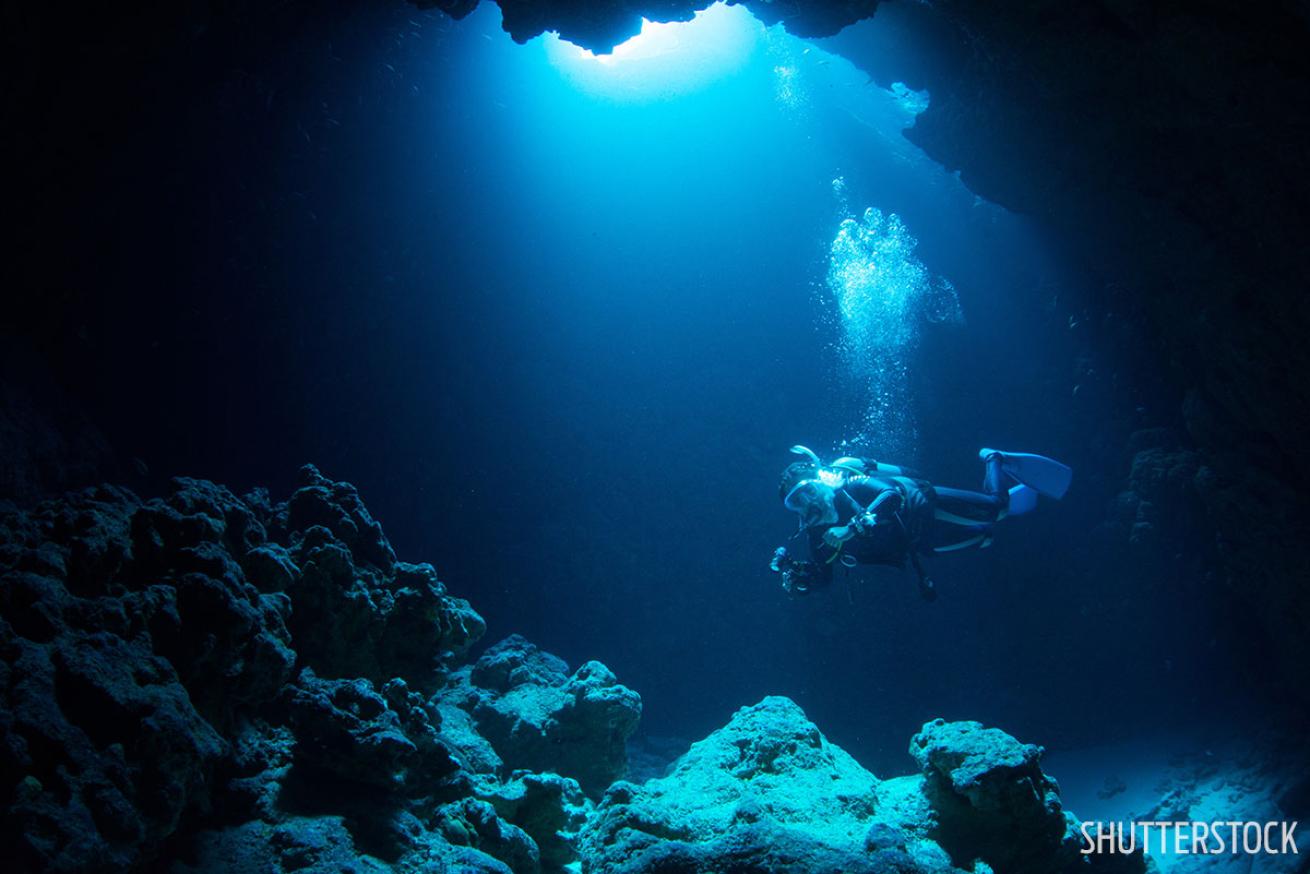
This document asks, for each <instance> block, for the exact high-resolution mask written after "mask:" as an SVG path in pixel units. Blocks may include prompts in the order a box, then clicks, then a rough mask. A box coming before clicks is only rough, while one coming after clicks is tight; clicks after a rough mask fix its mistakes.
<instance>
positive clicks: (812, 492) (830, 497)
mask: <svg viewBox="0 0 1310 874" xmlns="http://www.w3.org/2000/svg"><path fill="white" fill-rule="evenodd" d="M818 475H819V471H818V469H817V468H815V466H814V465H812V464H805V463H804V462H797V463H796V464H793V465H791V466H789V467H788V468H787V469H786V470H785V471H783V474H782V485H781V487H780V489H779V491H780V492H781V494H782V503H783V506H785V507H786V508H787V509H788V510H791V511H792V512H794V513H798V514H800V517H801V525H802V527H805V528H812V527H814V526H815V525H836V524H837V492H836V491H835V490H834V489H833V487H832V486H830V485H828V484H827V483H824V482H822V481H821V480H819V479H818Z"/></svg>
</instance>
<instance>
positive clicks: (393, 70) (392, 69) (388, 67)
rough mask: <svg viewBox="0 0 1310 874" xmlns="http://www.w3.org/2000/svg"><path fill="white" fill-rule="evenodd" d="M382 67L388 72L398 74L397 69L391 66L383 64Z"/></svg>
mask: <svg viewBox="0 0 1310 874" xmlns="http://www.w3.org/2000/svg"><path fill="white" fill-rule="evenodd" d="M382 66H384V67H386V68H387V69H388V70H390V71H391V72H393V73H394V72H396V68H395V67H393V66H391V65H390V64H383V65H382Z"/></svg>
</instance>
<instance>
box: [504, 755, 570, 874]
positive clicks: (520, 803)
mask: <svg viewBox="0 0 1310 874" xmlns="http://www.w3.org/2000/svg"><path fill="white" fill-rule="evenodd" d="M485 800H486V801H489V802H490V803H491V804H492V806H493V807H495V809H496V812H497V813H498V814H499V815H500V816H501V817H502V818H503V819H505V820H506V821H507V822H509V823H510V824H512V825H515V826H518V827H519V828H521V829H523V831H525V832H526V833H527V834H528V835H529V836H530V837H531V838H532V840H533V841H534V842H535V843H536V845H537V847H538V849H539V850H540V851H541V866H542V868H543V869H545V870H547V871H552V870H557V869H560V868H563V867H564V866H565V865H567V864H569V863H570V862H573V861H575V860H576V859H577V856H578V853H577V849H576V842H577V839H578V834H579V832H580V831H581V830H582V827H583V825H585V824H586V821H587V817H588V816H590V815H591V811H592V805H591V801H590V800H589V799H588V798H587V796H586V795H584V794H583V792H582V787H581V786H579V785H578V781H576V780H573V779H571V778H569V777H561V776H559V775H558V774H533V773H528V772H525V773H520V774H516V775H515V776H514V779H512V780H510V781H509V782H507V783H504V784H502V785H500V786H497V787H496V789H495V790H494V791H493V792H492V793H490V794H489V795H488V796H486V797H485Z"/></svg>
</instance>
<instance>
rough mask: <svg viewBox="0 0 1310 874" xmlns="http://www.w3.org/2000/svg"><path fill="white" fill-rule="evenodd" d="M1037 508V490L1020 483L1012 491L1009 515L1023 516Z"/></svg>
mask: <svg viewBox="0 0 1310 874" xmlns="http://www.w3.org/2000/svg"><path fill="white" fill-rule="evenodd" d="M1036 508H1037V490H1036V489H1033V488H1029V487H1028V486H1026V485H1024V484H1023V483H1019V484H1018V485H1017V486H1015V487H1014V488H1012V489H1010V509H1009V510H1008V511H1007V515H1010V516H1022V515H1023V514H1024V513H1030V512H1032V511H1033V510H1035V509H1036Z"/></svg>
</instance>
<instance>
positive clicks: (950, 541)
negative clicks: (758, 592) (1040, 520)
mask: <svg viewBox="0 0 1310 874" xmlns="http://www.w3.org/2000/svg"><path fill="white" fill-rule="evenodd" d="M791 451H792V452H794V453H796V454H797V455H803V456H805V458H806V460H805V461H797V462H795V463H793V464H791V465H789V466H788V467H787V469H786V470H784V471H783V473H782V483H781V485H780V487H779V490H778V492H779V495H780V496H781V497H782V502H783V505H784V506H785V507H786V508H787V509H788V510H791V511H793V512H794V513H797V514H798V515H799V516H800V528H799V530H798V531H797V534H798V535H799V534H800V533H801V532H804V533H805V534H806V535H808V538H809V545H810V558H809V560H803V559H796V558H793V557H792V556H791V555H790V554H788V552H787V549H786V547H778V549H777V550H776V551H775V552H774V555H773V561H772V563H771V564H770V567H771V568H772V570H774V571H775V572H777V573H780V574H782V587H783V589H785V590H786V591H787V592H789V593H792V594H797V595H799V594H804V593H806V592H808V591H810V590H811V589H817V588H821V587H823V586H826V585H828V584H829V583H830V582H832V572H833V568H834V566H835V565H836V564H838V563H840V564H842V565H843V566H845V567H848V568H850V567H855V566H856V565H862V564H880V565H891V566H893V567H899V568H903V567H905V566H906V565H907V564H908V565H909V566H911V567H912V568H914V572H915V574H916V576H917V577H918V581H919V593H920V594H921V595H922V596H923V597H924V599H926V600H929V601H932V600H934V599H935V598H936V597H937V590H936V587H935V586H934V584H933V581H932V580H931V579H930V578H929V577H928V575H927V574H926V573H925V572H924V570H923V565H922V561H921V557H922V556H925V555H932V554H935V553H941V552H954V551H956V550H960V549H968V548H971V547H976V548H982V547H986V546H990V545H991V542H992V530H993V529H994V528H995V526H996V524H997V523H998V522H1000V521H1001V520H1002V519H1004V518H1005V517H1006V516H1020V515H1023V514H1024V513H1027V512H1029V511H1031V510H1032V509H1033V508H1035V507H1036V506H1037V496H1038V495H1039V494H1040V495H1045V496H1046V497H1049V498H1055V499H1057V500H1058V499H1059V498H1062V497H1063V496H1064V493H1065V492H1066V491H1067V490H1068V488H1069V483H1070V481H1071V480H1072V479H1073V470H1072V469H1070V468H1069V467H1068V466H1067V465H1064V464H1061V463H1060V462H1058V461H1055V460H1054V459H1051V458H1046V457H1045V456H1041V455H1032V454H1029V453H1025V452H1000V451H997V450H995V449H983V450H980V451H979V453H978V457H979V458H981V459H982V461H983V464H984V465H985V466H986V472H985V474H984V476H983V490H982V491H981V492H974V491H965V490H963V489H949V488H943V487H941V486H934V485H933V484H932V483H930V482H928V481H927V480H925V479H923V478H921V477H920V476H919V475H918V474H917V473H915V472H914V471H912V470H909V469H907V468H903V467H898V466H896V465H893V464H883V463H881V462H878V461H874V460H873V459H870V458H854V457H850V456H847V457H844V458H839V459H837V460H836V461H834V462H833V463H832V464H827V465H825V464H824V463H823V462H822V461H820V460H819V457H818V456H817V455H815V454H814V453H813V452H811V451H810V450H808V449H806V448H805V447H804V446H793V447H792V449H791Z"/></svg>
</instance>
